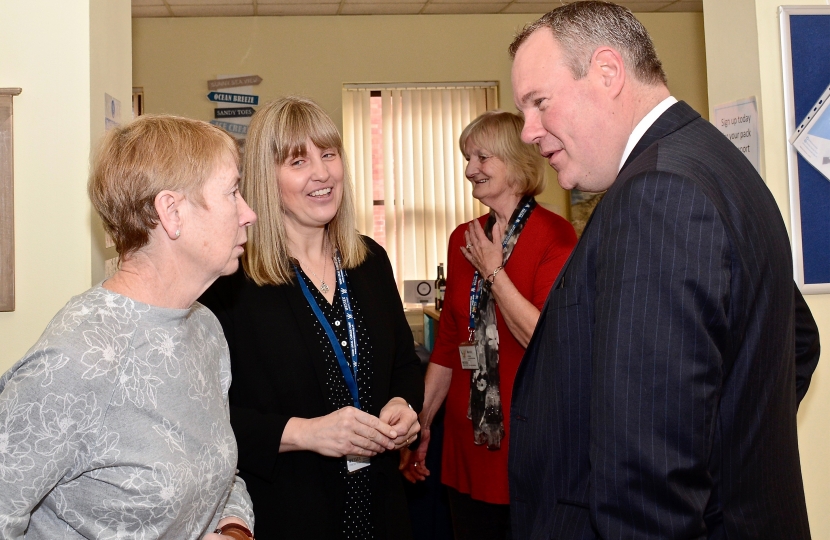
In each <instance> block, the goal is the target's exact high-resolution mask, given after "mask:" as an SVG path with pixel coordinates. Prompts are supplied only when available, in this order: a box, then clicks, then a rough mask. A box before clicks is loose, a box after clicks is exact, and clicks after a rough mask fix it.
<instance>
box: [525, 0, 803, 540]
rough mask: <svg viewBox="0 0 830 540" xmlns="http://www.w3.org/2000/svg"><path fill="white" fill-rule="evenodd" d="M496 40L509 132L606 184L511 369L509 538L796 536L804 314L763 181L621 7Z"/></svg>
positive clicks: (592, 9)
mask: <svg viewBox="0 0 830 540" xmlns="http://www.w3.org/2000/svg"><path fill="white" fill-rule="evenodd" d="M510 52H511V55H512V56H513V58H514V64H513V73H512V80H513V93H514V96H515V99H516V105H517V107H518V108H519V109H520V110H521V111H522V113H523V114H524V116H525V126H524V131H523V133H522V138H523V139H524V140H525V142H528V143H536V144H538V145H539V148H540V151H541V153H542V154H543V155H544V156H545V157H546V158H547V159H548V161H549V162H550V164H551V166H552V167H553V168H554V169H556V170H557V172H558V173H559V183H560V184H561V185H562V187H564V188H566V189H572V188H577V189H580V190H583V191H591V192H599V191H605V190H607V193H606V194H605V197H604V199H603V200H602V201H601V202H600V203H599V205H598V207H597V208H596V210H595V212H594V215H593V216H592V218H591V220H590V222H589V223H588V225H587V227H586V229H585V231H584V233H583V236H582V238H581V240H580V241H579V244H578V245H577V247H576V248H575V250H574V252H573V254H572V256H571V260H570V261H569V262H568V263H567V264H566V266H565V268H564V269H563V270H562V272H561V273H560V275H559V278H558V279H557V281H556V283H555V284H554V288H553V289H552V290H551V293H550V296H549V297H548V300H547V304H546V306H545V308H544V309H543V311H542V315H541V318H540V319H539V322H538V325H537V328H536V332H535V334H534V336H533V338H532V340H531V342H530V344H529V346H528V349H527V353H526V355H525V357H524V359H523V361H522V366H521V368H520V369H519V373H518V375H517V378H516V383H515V386H514V398H513V405H512V409H511V415H512V431H511V433H510V495H511V500H512V502H511V521H512V523H513V537H514V540H523V539H526V538H534V539H535V538H540V539H541V538H544V539H549V538H557V539H570V538H579V539H583V538H585V539H587V538H687V539H688V538H788V539H801V538H809V536H810V531H809V525H808V522H807V510H806V505H805V500H804V490H803V485H802V480H801V468H800V464H799V455H798V441H797V436H796V410H797V407H798V403H799V401H800V399H801V398H802V397H803V395H804V392H806V389H807V385H808V384H809V380H810V377H811V375H812V372H813V370H814V369H815V366H816V363H817V362H818V352H819V349H818V330H817V328H816V326H815V322H814V321H813V319H812V316H811V315H810V312H809V309H808V308H807V307H806V304H805V303H804V301H803V298H802V297H801V294H800V293H799V292H798V290H797V289H796V288H795V286H794V284H793V278H792V266H791V265H792V261H791V255H790V248H789V241H788V236H787V231H786V229H785V227H784V223H783V221H782V218H781V215H780V212H779V210H778V207H777V206H776V203H775V200H774V199H773V197H772V195H771V194H770V192H769V190H768V189H767V187H766V185H765V184H764V181H763V180H762V179H761V178H760V176H759V175H758V174H757V173H756V171H755V170H754V168H753V167H752V165H751V164H750V163H749V161H748V160H747V159H746V158H745V157H744V156H743V155H742V154H741V152H740V151H739V150H738V149H737V148H735V146H733V145H732V143H730V142H729V141H728V140H727V139H726V138H725V137H723V136H722V135H721V134H720V133H719V132H718V131H717V130H716V129H715V128H714V127H713V126H712V125H711V124H709V123H708V122H706V121H705V120H703V119H702V118H701V117H700V115H699V114H698V113H696V112H695V111H694V110H693V109H692V108H691V107H689V106H688V105H686V104H685V103H683V102H677V100H675V99H674V98H672V97H671V95H670V93H669V90H668V88H667V86H666V79H665V75H664V73H663V69H662V67H661V65H660V62H659V60H658V59H657V56H656V54H655V51H654V46H653V44H652V42H651V39H650V37H649V36H648V33H647V32H646V30H645V29H644V28H643V26H642V25H641V24H640V23H639V22H638V21H637V19H635V18H634V16H633V15H632V14H631V13H630V12H629V11H628V10H627V9H624V8H621V7H619V6H615V5H613V4H607V3H603V2H576V3H573V4H569V5H566V6H563V7H560V8H558V9H556V10H554V11H552V12H550V13H548V14H547V15H545V16H544V17H542V18H541V19H539V20H538V21H536V22H535V23H532V24H531V25H529V26H528V27H527V28H526V29H525V30H524V31H523V32H522V33H521V34H520V35H519V36H518V37H517V38H516V40H515V41H514V43H513V44H512V45H511V49H510Z"/></svg>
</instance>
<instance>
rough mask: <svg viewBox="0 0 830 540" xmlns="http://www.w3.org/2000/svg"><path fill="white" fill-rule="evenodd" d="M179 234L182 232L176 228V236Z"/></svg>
mask: <svg viewBox="0 0 830 540" xmlns="http://www.w3.org/2000/svg"><path fill="white" fill-rule="evenodd" d="M180 234H182V231H180V230H179V229H176V238H178V237H179V235H180Z"/></svg>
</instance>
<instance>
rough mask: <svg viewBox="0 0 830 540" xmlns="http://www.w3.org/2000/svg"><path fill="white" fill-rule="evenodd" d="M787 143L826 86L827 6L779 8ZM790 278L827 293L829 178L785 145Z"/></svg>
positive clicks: (829, 77) (829, 81) (829, 66)
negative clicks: (790, 247)
mask: <svg viewBox="0 0 830 540" xmlns="http://www.w3.org/2000/svg"><path fill="white" fill-rule="evenodd" d="M779 10H780V11H779V17H780V24H781V51H782V55H783V58H782V59H783V67H784V100H785V104H784V111H785V117H786V128H787V140H788V141H789V140H790V137H791V136H792V135H793V133H794V132H795V129H796V126H797V125H798V123H799V122H801V121H802V120H803V119H804V118H805V117H806V116H807V114H808V113H809V112H810V111H811V110H812V108H813V107H814V106H816V102H817V100H819V99H820V98H821V96H822V94H823V93H824V91H825V90H826V89H827V87H828V85H830V54H828V48H830V7H819V6H815V7H795V6H791V7H781V8H779ZM787 168H788V175H789V189H790V223H791V229H792V246H793V267H794V271H795V272H794V273H795V279H796V282H797V283H798V286H799V288H800V289H801V291H802V292H803V293H804V294H823V293H830V179H828V178H826V177H825V176H824V175H822V174H821V173H820V172H819V171H818V170H817V169H815V168H814V167H813V166H812V165H810V164H809V163H808V162H807V161H806V160H805V159H804V158H802V157H801V156H800V155H799V154H798V153H797V152H796V150H795V148H794V147H793V146H792V145H791V144H789V143H788V144H787Z"/></svg>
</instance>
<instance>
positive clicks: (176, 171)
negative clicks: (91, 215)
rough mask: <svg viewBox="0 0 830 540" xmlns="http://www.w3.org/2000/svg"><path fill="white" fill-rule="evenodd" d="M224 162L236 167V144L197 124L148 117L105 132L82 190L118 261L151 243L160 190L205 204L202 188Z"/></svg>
mask: <svg viewBox="0 0 830 540" xmlns="http://www.w3.org/2000/svg"><path fill="white" fill-rule="evenodd" d="M223 158H230V159H233V161H234V163H235V164H236V166H237V167H238V166H239V150H238V149H237V146H236V142H235V141H234V140H233V138H232V137H231V136H230V135H228V134H227V133H225V132H224V131H222V130H221V129H219V128H217V127H215V126H212V125H210V124H208V123H207V122H202V121H200V120H191V119H189V118H181V117H178V116H170V115H150V114H148V115H144V116H139V117H138V118H137V119H135V120H133V121H132V122H130V123H129V124H127V125H125V126H122V127H117V128H115V129H113V130H111V131H109V132H108V133H107V134H106V135H105V136H104V138H103V140H102V141H101V144H100V146H99V147H98V150H97V152H96V153H95V157H94V159H93V163H92V173H91V174H90V177H89V184H88V186H87V191H88V192H89V198H90V200H91V201H92V206H93V207H95V210H96V211H97V212H98V215H99V216H101V220H102V221H103V222H104V229H105V230H106V231H107V233H109V235H110V236H111V237H112V239H113V241H114V242H115V249H116V251H118V255H119V257H120V258H121V259H122V260H123V259H124V257H126V256H127V255H129V254H130V253H133V252H135V251H138V250H139V249H141V248H142V247H144V246H145V245H146V244H147V243H148V242H149V241H150V231H152V230H153V229H154V228H155V226H156V225H157V224H158V222H159V216H158V213H157V212H156V208H155V198H156V195H158V194H159V193H160V192H161V191H164V190H166V189H168V190H171V191H180V192H182V193H184V195H185V196H186V197H189V198H190V199H191V200H193V201H194V202H195V203H197V204H199V205H204V198H203V197H202V188H203V187H204V185H205V182H206V181H207V179H208V178H209V177H210V175H211V174H212V173H213V171H214V169H215V168H216V166H217V165H218V164H219V163H220V162H221V160H222V159H223Z"/></svg>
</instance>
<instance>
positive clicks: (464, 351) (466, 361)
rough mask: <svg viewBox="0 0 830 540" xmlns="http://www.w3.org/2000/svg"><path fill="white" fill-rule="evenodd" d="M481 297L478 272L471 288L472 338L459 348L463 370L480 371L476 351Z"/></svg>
mask: <svg viewBox="0 0 830 540" xmlns="http://www.w3.org/2000/svg"><path fill="white" fill-rule="evenodd" d="M479 296H481V281H480V280H479V279H478V272H476V273H475V275H474V276H473V284H472V285H471V286H470V324H469V328H468V329H469V331H470V336H469V338H468V339H467V341H464V342H462V343H461V344H460V345H459V346H458V354H459V356H460V357H461V368H462V369H479V366H478V351H477V349H476V341H475V335H476V322H475V318H476V311H477V310H478V298H479Z"/></svg>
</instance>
